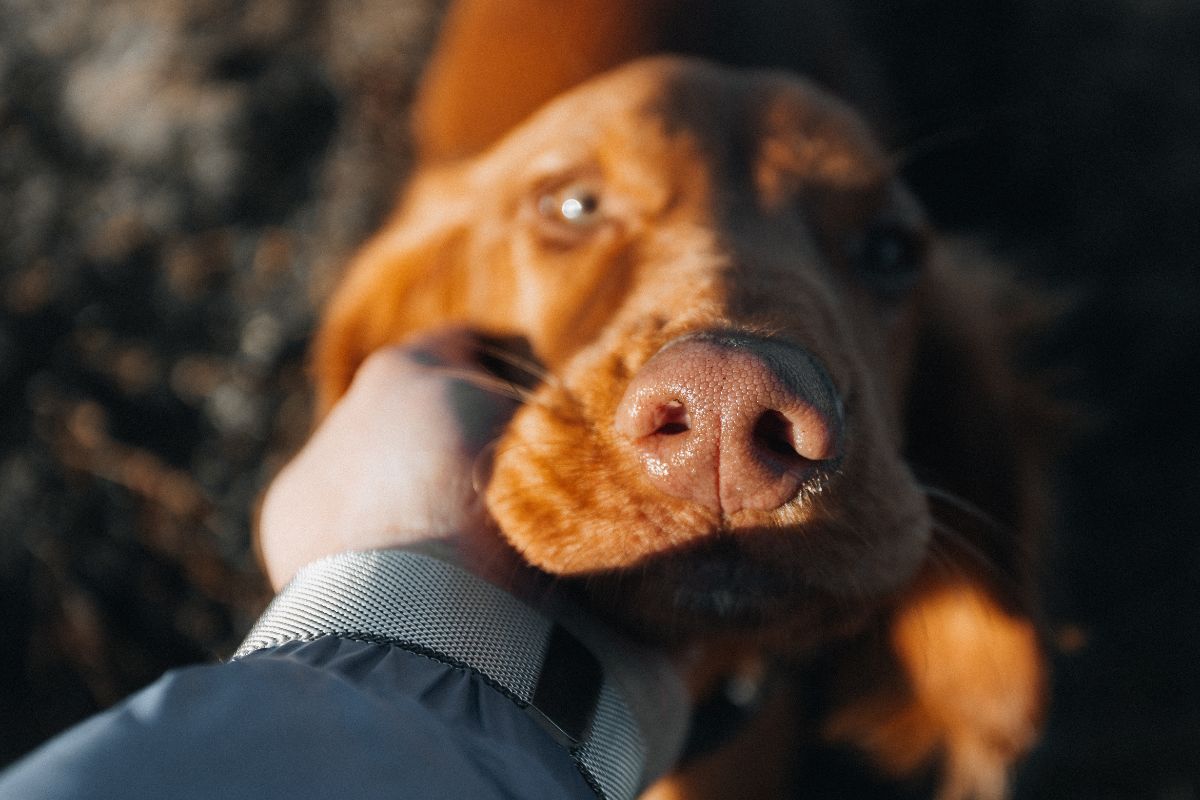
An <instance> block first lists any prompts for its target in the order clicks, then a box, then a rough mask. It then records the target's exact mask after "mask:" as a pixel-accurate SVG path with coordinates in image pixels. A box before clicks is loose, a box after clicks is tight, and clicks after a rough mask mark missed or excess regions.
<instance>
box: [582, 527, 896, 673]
mask: <svg viewBox="0 0 1200 800" xmlns="http://www.w3.org/2000/svg"><path fill="white" fill-rule="evenodd" d="M755 549H760V548H755ZM574 583H575V585H576V586H577V588H578V589H579V590H580V591H581V592H582V593H583V594H584V595H585V596H586V600H587V603H588V604H589V605H590V606H591V607H593V608H594V609H596V610H598V611H599V612H600V613H601V614H603V615H604V616H606V617H607V618H608V619H609V620H610V621H611V622H613V623H614V624H616V625H617V626H619V627H621V628H622V629H624V630H625V631H626V632H627V633H630V634H632V635H634V636H635V637H637V638H640V639H646V640H650V641H654V642H656V643H659V644H666V645H667V646H672V645H686V644H690V643H693V642H696V641H699V640H705V639H726V640H728V639H730V638H731V637H735V638H738V639H743V640H753V641H758V642H761V643H764V644H768V643H769V644H771V645H772V649H784V650H788V651H792V652H797V653H798V652H801V651H804V650H807V649H810V648H812V647H814V646H816V645H817V644H819V643H820V642H821V641H824V640H826V639H828V638H829V637H830V636H831V635H837V634H838V633H839V632H841V631H844V630H847V629H850V628H853V627H856V626H857V625H858V624H859V622H860V621H861V620H862V619H864V618H865V617H866V616H868V615H869V613H870V612H871V610H872V608H873V604H872V603H869V602H862V601H859V602H847V600H846V598H844V597H841V598H838V597H833V596H831V595H829V594H828V593H826V592H825V591H823V590H821V589H820V588H818V587H816V586H814V585H811V584H810V583H809V582H807V581H806V580H805V578H804V570H803V569H802V568H798V566H797V565H796V564H795V563H792V562H790V561H789V560H788V559H785V558H770V557H769V556H768V555H766V554H763V553H761V552H758V553H754V552H747V548H745V547H743V546H742V544H741V543H740V542H738V541H737V537H735V536H730V535H721V536H714V537H713V538H712V539H711V540H709V541H706V542H704V543H702V544H700V545H698V546H693V547H690V548H688V549H687V550H686V551H675V552H672V553H669V554H663V555H658V556H655V557H652V558H650V559H647V560H646V561H644V562H643V563H641V564H639V565H637V566H636V567H632V568H627V569H621V570H612V571H607V572H601V573H594V574H591V575H586V576H580V577H578V578H576V579H574Z"/></svg>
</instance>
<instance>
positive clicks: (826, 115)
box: [504, 57, 890, 185]
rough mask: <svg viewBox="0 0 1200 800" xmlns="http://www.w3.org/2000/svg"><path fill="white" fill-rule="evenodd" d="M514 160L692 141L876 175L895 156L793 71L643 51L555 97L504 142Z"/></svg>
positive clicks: (802, 170)
mask: <svg viewBox="0 0 1200 800" xmlns="http://www.w3.org/2000/svg"><path fill="white" fill-rule="evenodd" d="M504 149H506V150H507V151H508V153H509V156H510V159H509V160H510V163H514V164H520V165H528V164H530V163H535V162H538V161H546V162H554V161H556V160H557V161H561V162H563V163H569V162H570V161H572V160H582V159H586V158H589V157H591V156H592V155H593V154H594V153H596V152H597V151H599V150H605V149H607V150H612V151H617V152H620V153H621V154H622V157H623V158H626V159H637V158H643V159H645V160H646V161H647V162H648V163H649V164H653V163H656V162H661V160H662V159H663V158H664V156H666V155H669V154H678V153H680V152H686V151H692V152H694V153H697V154H698V155H700V156H701V157H703V158H704V159H705V161H706V162H708V163H711V164H718V163H724V164H725V165H726V166H728V167H731V168H732V169H736V170H739V171H741V170H758V171H762V170H764V169H765V170H768V171H774V172H785V173H791V174H802V175H805V176H808V177H811V178H815V179H818V180H823V181H836V182H839V183H850V184H858V185H866V184H878V183H880V182H881V181H883V180H886V177H887V176H888V175H889V174H890V164H889V161H888V159H887V158H886V156H885V155H884V154H883V152H882V151H881V149H880V148H879V147H878V145H877V144H876V142H875V140H874V137H873V136H872V135H871V133H870V131H869V129H868V128H867V126H866V125H865V124H864V123H863V121H862V120H861V118H860V117H859V116H858V115H857V114H855V113H854V112H853V111H851V110H850V109H849V108H848V107H847V106H845V105H844V104H843V103H841V102H840V101H838V100H836V99H835V98H833V97H832V96H831V95H829V94H827V93H826V92H824V91H822V90H820V89H819V88H817V87H816V86H814V85H813V84H811V83H809V82H807V81H805V80H803V79H801V78H799V77H797V76H795V75H791V74H787V73H781V72H762V71H747V70H735V69H729V68H725V67H721V66H718V65H715V64H711V63H708V62H704V61H700V60H696V59H685V58H678V57H656V58H649V59H642V60H640V61H636V62H633V63H631V64H629V65H627V66H624V67H621V68H619V69H617V70H614V71H612V72H610V73H607V74H605V75H602V76H600V77H598V78H595V79H593V80H591V81H589V82H587V83H585V84H583V85H582V86H580V87H578V88H576V89H574V90H572V91H571V92H568V93H567V94H565V95H563V96H562V97H560V98H558V99H557V100H555V101H553V102H552V103H550V104H549V105H548V106H546V107H545V108H544V109H542V110H541V111H540V112H539V113H537V114H536V115H534V117H532V118H531V119H530V120H529V121H528V122H527V123H526V124H525V125H523V126H522V127H521V128H519V129H518V130H517V131H516V132H515V133H514V134H513V136H512V137H510V140H509V142H508V143H507V145H506V146H505V148H504Z"/></svg>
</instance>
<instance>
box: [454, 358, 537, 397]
mask: <svg viewBox="0 0 1200 800" xmlns="http://www.w3.org/2000/svg"><path fill="white" fill-rule="evenodd" d="M434 370H435V371H436V372H437V373H438V374H440V375H443V376H444V377H447V378H455V379H457V380H460V381H463V382H464V383H469V384H471V385H472V386H475V387H477V388H479V389H484V390H486V391H489V392H492V393H494V394H498V395H501V396H503V397H508V398H511V399H513V400H517V401H519V402H521V403H528V402H530V401H531V400H532V399H533V392H531V391H529V390H528V389H525V388H522V387H521V386H518V385H517V384H515V383H512V382H510V381H506V380H504V379H503V378H497V377H495V376H494V375H488V374H486V373H483V372H479V371H478V370H474V369H468V368H465V367H451V366H439V367H435V368H434Z"/></svg>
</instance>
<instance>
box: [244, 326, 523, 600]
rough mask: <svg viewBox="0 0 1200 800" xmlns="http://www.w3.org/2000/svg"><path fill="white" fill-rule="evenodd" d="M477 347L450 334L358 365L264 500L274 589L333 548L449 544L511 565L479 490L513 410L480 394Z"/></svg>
mask: <svg viewBox="0 0 1200 800" xmlns="http://www.w3.org/2000/svg"><path fill="white" fill-rule="evenodd" d="M478 346H479V342H478V340H476V339H475V338H474V337H473V336H472V335H471V334H470V333H468V332H467V331H465V330H462V329H447V330H444V331H438V332H435V333H433V334H430V335H428V336H424V337H421V338H420V339H418V340H415V341H413V342H411V343H409V344H407V345H405V346H403V347H392V348H387V349H385V350H381V351H379V352H377V353H375V354H373V355H371V356H370V357H369V358H368V359H367V360H366V361H365V362H363V364H362V366H361V367H360V368H359V370H358V373H357V374H356V376H355V378H354V382H353V383H352V384H351V386H350V389H349V390H348V391H347V392H346V395H345V396H344V397H343V398H342V399H341V400H340V401H339V402H338V404H337V405H336V406H334V408H333V410H332V411H330V412H329V414H328V416H326V418H325V419H324V420H322V422H321V424H320V425H319V427H318V428H317V430H316V431H315V432H314V433H313V435H312V438H310V439H309V441H308V443H307V444H305V446H304V448H303V449H302V450H301V451H300V453H299V454H298V455H297V456H296V457H295V458H294V459H293V460H292V461H291V462H290V463H289V464H288V465H287V466H286V467H285V468H284V469H283V471H282V472H281V473H280V474H279V475H278V476H277V477H276V479H275V480H274V482H273V483H272V484H271V486H270V487H269V488H268V490H267V493H266V496H265V497H264V499H263V503H262V508H261V511H260V515H259V524H258V542H259V548H260V552H261V556H262V560H263V564H264V565H265V567H266V571H267V576H268V577H269V579H270V581H271V584H272V586H274V587H275V588H276V589H279V588H281V587H282V586H284V585H285V584H286V583H287V582H288V581H290V580H291V578H292V576H293V575H295V573H296V571H297V570H298V569H299V568H300V567H302V566H304V565H305V564H308V563H310V562H312V561H315V560H317V559H319V558H323V557H325V556H329V555H333V554H335V553H340V552H343V551H346V550H370V549H379V548H391V547H400V546H403V545H407V544H413V543H416V542H419V541H424V540H429V539H443V538H447V539H448V538H454V539H455V541H456V543H457V547H458V549H459V551H460V552H463V553H464V554H465V556H467V558H468V559H469V560H473V561H475V562H495V561H497V560H501V559H509V560H511V559H513V558H515V556H514V555H513V554H512V553H511V551H510V550H509V549H508V547H507V545H506V544H505V543H504V542H503V541H502V540H501V538H500V536H499V534H498V533H497V532H495V531H494V530H493V529H491V526H490V525H489V522H488V519H487V514H486V511H485V509H484V507H483V499H482V497H481V495H480V493H479V492H478V491H477V490H476V484H477V483H478V482H481V481H482V480H483V479H485V478H486V470H485V469H482V468H481V466H480V459H481V457H482V454H483V453H484V451H485V449H486V448H487V447H488V445H489V444H490V443H491V442H492V441H493V440H494V439H495V437H496V436H498V435H499V432H500V429H501V428H502V426H503V425H504V423H505V422H507V421H508V419H509V417H511V416H512V414H513V412H514V411H515V410H516V406H517V404H516V402H515V401H514V400H512V399H509V398H508V397H505V396H504V395H502V394H499V393H497V392H495V391H494V390H489V389H485V388H481V385H484V384H486V383H487V380H488V378H487V376H486V375H485V374H484V372H483V370H482V368H481V367H479V365H478V361H477V356H478Z"/></svg>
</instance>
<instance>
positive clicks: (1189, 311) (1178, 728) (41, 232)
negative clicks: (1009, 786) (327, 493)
mask: <svg viewBox="0 0 1200 800" xmlns="http://www.w3.org/2000/svg"><path fill="white" fill-rule="evenodd" d="M440 5H441V4H440V3H438V2H435V1H434V0H421V2H398V1H397V0H390V1H385V0H324V1H323V2H295V3H288V4H283V3H275V2H269V1H268V0H251V1H250V2H233V1H232V0H230V1H229V2H222V1H221V0H196V1H194V2H186V3H185V2H177V0H107V1H104V0H86V1H84V0H76V1H75V2H70V3H57V4H45V3H37V2H33V1H32V0H0V614H2V618H3V620H4V623H5V624H4V631H3V646H2V647H0V764H3V763H7V762H8V761H9V760H11V759H13V758H15V757H16V756H18V755H19V754H21V753H22V752H24V751H26V750H27V749H29V748H30V747H32V746H34V745H35V744H36V743H38V742H39V741H41V740H42V739H44V738H45V737H47V736H49V735H50V734H52V733H54V732H55V731H57V730H60V729H61V728H63V727H64V726H67V725H69V724H70V723H72V722H74V721H76V720H78V719H80V718H81V717H83V716H85V715H87V714H89V713H91V712H92V711H94V710H96V709H98V708H101V707H104V706H106V705H108V704H110V703H112V702H113V701H115V700H116V699H118V698H120V697H122V696H123V695H125V694H126V693H128V692H130V691H132V690H134V689H136V688H138V687H139V686H141V685H144V684H145V683H147V682H148V681H150V680H152V679H153V678H154V677H155V676H156V675H157V674H159V673H160V672H161V671H162V670H164V669H166V668H168V667H170V666H172V665H176V664H182V663H188V662H195V661H199V660H205V659H212V658H213V657H216V656H224V655H228V654H229V653H230V652H231V651H232V649H233V648H234V646H235V645H236V643H237V642H238V640H239V637H240V635H241V634H242V633H243V632H244V631H245V629H246V627H247V626H248V624H249V623H250V621H251V620H252V619H253V618H254V616H255V615H256V614H257V612H258V610H259V609H260V608H261V607H262V605H263V603H264V602H265V600H266V599H267V596H268V595H267V591H266V589H265V587H264V585H263V583H262V580H261V578H260V577H259V575H258V573H257V570H256V567H255V564H254V560H253V556H252V554H251V552H250V549H249V520H250V513H251V509H252V507H253V502H254V498H255V496H256V494H257V492H258V491H259V489H260V488H261V486H262V484H263V481H264V480H265V479H266V478H267V477H268V476H269V475H270V474H271V473H272V472H273V471H274V470H275V469H276V468H277V467H278V465H279V463H280V461H281V459H282V458H284V457H285V456H286V454H287V453H288V452H289V451H290V450H291V449H292V448H294V447H295V446H296V444H297V443H298V442H299V441H300V440H302V438H303V436H304V433H305V431H306V426H307V419H308V413H309V410H308V403H309V399H308V394H307V385H306V376H305V373H304V352H305V347H306V342H307V335H308V333H309V331H310V329H311V325H312V320H313V315H314V309H315V308H316V307H318V305H319V302H320V299H321V297H323V296H324V294H325V293H326V292H327V290H328V288H329V286H330V283H331V281H332V280H333V279H334V278H335V277H336V275H337V271H338V268H339V265H340V264H341V263H343V260H344V258H345V256H346V254H347V253H348V252H349V251H350V250H352V249H353V247H354V246H355V244H356V243H358V242H359V241H361V240H362V238H363V237H364V236H365V235H366V234H367V233H369V232H370V231H371V230H372V228H373V226H374V225H376V224H377V223H378V221H379V219H380V217H381V215H382V214H383V213H384V212H385V211H386V210H387V208H388V207H389V205H390V202H391V199H392V197H393V196H394V192H395V189H396V187H397V186H398V185H399V183H400V182H401V181H402V180H403V177H404V175H405V172H406V168H407V138H406V133H405V110H406V108H407V105H408V103H409V101H410V98H411V93H412V90H413V84H414V80H415V76H416V74H417V73H418V71H419V69H420V66H421V64H422V63H423V60H424V57H425V55H426V54H427V52H428V49H429V47H430V44H431V40H432V36H433V34H434V32H435V30H436V24H437V21H438V19H439V13H440V12H439V9H440ZM721 8H722V9H723V10H720V11H718V12H717V20H716V22H717V25H716V26H715V27H714V28H712V30H714V31H716V32H717V34H718V35H715V36H712V37H711V38H710V39H709V41H708V42H707V43H705V44H704V45H703V46H702V49H705V50H707V51H708V52H709V53H711V54H715V55H717V56H720V57H722V58H723V59H725V60H727V61H731V62H733V63H743V64H751V63H752V64H773V65H786V66H791V67H794V68H799V69H803V70H805V71H809V72H812V73H814V74H815V75H816V76H817V77H818V78H819V79H821V80H823V81H824V82H826V83H828V84H830V85H832V86H833V87H835V88H836V89H837V90H838V91H840V92H841V93H842V94H844V95H846V96H848V97H849V98H851V99H852V100H853V101H854V102H855V103H856V104H857V105H859V106H860V107H861V108H863V109H864V110H865V112H866V113H867V114H868V116H869V117H870V118H872V119H873V120H874V121H875V122H876V123H877V126H878V127H879V128H880V129H881V130H882V131H883V132H884V137H885V139H886V140H887V141H888V142H889V143H890V144H891V145H892V146H893V147H894V148H895V150H896V151H897V152H899V153H902V154H904V155H905V158H906V164H907V166H906V169H905V172H906V175H907V177H908V178H909V180H910V182H911V183H912V184H913V185H914V186H915V188H916V189H917V191H918V194H919V195H920V196H921V197H922V199H923V200H924V201H925V203H926V205H927V207H928V208H929V210H930V212H931V215H932V217H933V218H934V219H935V221H936V222H937V223H938V224H939V226H940V227H941V228H943V229H944V230H946V231H949V232H953V233H959V234H969V235H972V236H975V237H978V238H979V239H980V240H982V241H983V242H984V243H986V244H987V245H988V246H989V247H990V248H991V249H992V250H993V251H994V252H996V253H998V254H1000V255H1001V256H1002V257H1003V258H1005V259H1006V260H1008V261H1009V262H1011V263H1012V264H1013V265H1014V267H1015V268H1016V269H1018V270H1019V271H1020V272H1021V273H1022V274H1023V275H1025V276H1027V278H1028V279H1029V280H1030V281H1031V282H1033V283H1034V284H1036V285H1040V286H1043V287H1047V288H1050V289H1054V290H1056V291H1058V292H1060V293H1062V294H1063V295H1064V296H1066V297H1069V298H1070V299H1071V300H1072V303H1073V305H1072V307H1071V309H1070V310H1068V311H1067V312H1066V313H1065V314H1064V315H1063V318H1062V319H1061V321H1060V322H1059V324H1058V325H1056V326H1055V327H1054V328H1052V329H1050V330H1047V331H1046V332H1045V333H1044V334H1043V335H1041V336H1040V337H1038V339H1037V340H1036V341H1035V342H1033V343H1032V345H1033V347H1032V349H1031V351H1030V360H1031V365H1033V366H1035V367H1037V368H1038V369H1039V370H1042V371H1043V372H1045V373H1046V374H1047V375H1049V376H1051V377H1052V378H1053V380H1054V382H1055V384H1056V385H1057V386H1058V389H1059V392H1060V394H1061V396H1063V397H1064V398H1066V399H1068V400H1069V401H1071V402H1073V403H1074V404H1075V405H1076V406H1077V407H1078V408H1080V409H1082V413H1081V415H1080V417H1081V419H1082V420H1083V421H1084V425H1083V426H1082V433H1081V434H1080V435H1079V436H1077V438H1076V440H1075V441H1076V443H1075V445H1074V446H1073V447H1072V448H1071V449H1070V451H1069V452H1068V453H1067V454H1066V455H1065V456H1064V458H1063V459H1062V461H1061V464H1060V465H1059V467H1058V469H1057V470H1056V473H1055V479H1056V483H1057V484H1058V489H1059V504H1058V511H1057V521H1058V525H1057V528H1058V534H1057V537H1056V539H1055V540H1054V541H1053V542H1052V543H1051V545H1050V547H1049V551H1048V552H1049V560H1048V564H1047V566H1046V568H1045V572H1044V576H1045V580H1044V585H1045V592H1046V595H1047V598H1048V602H1049V604H1050V607H1051V612H1052V618H1053V620H1054V621H1055V624H1056V629H1057V630H1058V631H1059V632H1060V634H1061V635H1060V636H1059V640H1060V642H1061V644H1062V652H1061V653H1060V654H1059V655H1058V656H1057V657H1056V665H1055V674H1054V690H1055V701H1054V707H1053V713H1052V716H1051V719H1050V725H1049V730H1048V734H1047V736H1046V739H1045V743H1044V744H1043V746H1042V747H1041V748H1040V749H1039V751H1038V752H1037V753H1036V754H1035V756H1034V757H1033V759H1032V760H1031V761H1030V762H1029V764H1028V765H1027V766H1026V767H1025V769H1024V770H1023V773H1022V783H1021V785H1022V796H1024V797H1031V798H1032V797H1048V798H1072V797H1078V798H1162V799H1163V800H1167V799H1168V798H1169V799H1170V800H1183V799H1186V798H1196V797H1200V507H1198V506H1200V499H1198V498H1200V458H1198V457H1197V455H1196V449H1197V446H1198V445H1200V414H1197V412H1196V410H1195V409H1196V405H1197V402H1198V397H1197V386H1198V385H1200V384H1198V382H1197V380H1196V377H1195V376H1196V371H1197V369H1198V368H1200V311H1198V310H1197V309H1198V308H1200V268H1198V264H1197V260H1198V256H1197V254H1198V253H1200V4H1195V3H1192V2H1184V1H1183V0H1154V1H1153V2H1147V1H1145V0H1140V1H1135V0H1095V1H1093V2H1069V1H1068V0H1016V1H1015V2H1007V3H979V4H975V3H964V2H961V0H959V1H957V2H956V1H955V0H930V1H929V2H910V3H873V2H868V1H867V0H858V1H857V2H851V3H841V4H836V10H835V9H834V8H833V7H832V4H831V7H828V8H827V7H824V6H822V5H820V4H816V3H812V4H808V3H787V2H784V1H783V0H748V1H747V2H743V3H738V4H733V3H729V4H725V5H723V6H721Z"/></svg>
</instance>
